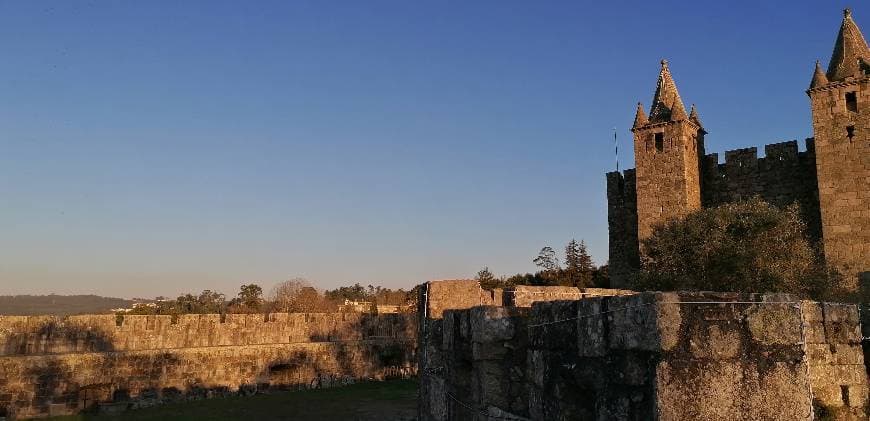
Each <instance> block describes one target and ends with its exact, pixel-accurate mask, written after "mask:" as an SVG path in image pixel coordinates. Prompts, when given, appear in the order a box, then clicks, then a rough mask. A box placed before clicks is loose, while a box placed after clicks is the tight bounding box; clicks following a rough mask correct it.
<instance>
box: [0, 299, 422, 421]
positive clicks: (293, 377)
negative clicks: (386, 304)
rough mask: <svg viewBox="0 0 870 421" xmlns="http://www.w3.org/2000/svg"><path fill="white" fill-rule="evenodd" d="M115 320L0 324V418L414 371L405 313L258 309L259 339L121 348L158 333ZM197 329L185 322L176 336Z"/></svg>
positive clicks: (411, 329) (411, 327)
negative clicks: (126, 328) (279, 336)
mask: <svg viewBox="0 0 870 421" xmlns="http://www.w3.org/2000/svg"><path fill="white" fill-rule="evenodd" d="M289 316H294V317H292V318H291V317H289ZM95 320H97V319H95ZM98 320H99V321H103V322H104V321H105V320H103V318H102V317H100V318H99V319H98ZM251 320H254V319H251ZM6 321H7V322H8V319H7V320H6ZM0 322H3V321H2V320H0ZM124 322H125V321H124V320H123V319H119V323H118V324H116V323H115V322H114V321H113V320H112V321H111V324H107V323H102V324H104V325H105V326H98V325H100V323H94V324H88V323H68V322H67V320H62V321H58V320H57V319H53V318H30V319H28V322H27V323H26V326H25V325H16V327H15V330H17V331H16V332H12V331H11V330H13V329H10V328H9V326H10V324H8V323H6V324H0V350H3V351H4V352H5V355H6V356H0V416H2V414H4V413H5V414H6V416H9V417H13V418H15V417H30V416H44V415H65V414H73V413H77V412H80V411H96V410H99V411H100V412H107V413H117V412H120V411H123V410H126V409H131V408H142V407H149V406H153V405H157V404H160V403H164V402H179V401H186V400H197V399H203V398H210V397H220V396H232V395H243V396H244V395H251V394H255V393H265V392H268V391H269V390H270V389H275V390H294V389H310V388H327V387H335V386H341V385H346V384H351V383H354V382H357V381H360V380H383V379H386V378H396V377H403V378H404V377H409V376H412V375H415V374H416V366H415V360H414V358H415V344H416V342H415V337H416V325H415V324H414V323H413V321H410V318H409V317H407V316H398V315H383V316H375V315H335V314H304V315H302V314H298V315H286V314H267V315H259V316H258V317H256V320H255V321H254V322H252V323H255V324H257V326H256V329H262V330H263V331H264V332H265V333H264V334H263V335H261V336H257V337H254V336H246V335H243V334H238V335H235V334H234V336H233V338H232V342H231V343H232V344H231V345H217V346H214V345H213V346H194V347H185V348H172V349H169V348H162V349H161V348H150V349H149V348H143V347H142V346H139V345H131V343H133V342H135V343H137V344H141V343H147V344H155V343H157V344H159V343H161V341H160V340H156V339H155V338H154V337H153V335H155V334H163V335H166V334H167V333H166V332H163V331H149V330H145V331H143V332H135V335H134V336H136V337H135V338H134V337H131V336H124V335H128V334H130V332H127V333H125V334H120V333H119V331H117V330H113V329H115V328H116V327H120V326H122V325H123V323H124ZM221 322H223V320H221ZM272 323H274V324H275V325H274V326H271V324H272ZM288 325H289V326H290V327H289V328H288ZM4 329H5V330H4ZM184 329H187V328H184ZM282 329H283V330H282ZM275 330H279V331H282V332H285V331H291V332H294V334H292V335H289V336H284V337H283V338H284V342H281V343H262V342H263V337H270V338H271V337H272V336H274V335H271V336H270V333H271V332H270V331H272V332H274V331H275ZM149 332H152V333H150V334H151V335H152V337H148V335H149ZM155 332H156V333H155ZM203 332H204V330H196V329H195V328H193V327H191V329H190V330H189V331H187V330H185V331H183V332H182V333H180V334H184V335H202V334H203ZM209 332H211V331H209ZM295 333H300V334H295ZM173 334H179V333H178V332H175V333H173ZM158 339H159V338H158ZM194 340H195V341H198V339H194ZM271 340H274V339H271ZM130 348H132V349H133V350H129V349H130Z"/></svg>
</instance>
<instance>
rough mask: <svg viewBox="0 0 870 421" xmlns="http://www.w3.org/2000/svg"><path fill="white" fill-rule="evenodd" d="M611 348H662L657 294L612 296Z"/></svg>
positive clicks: (610, 315)
mask: <svg viewBox="0 0 870 421" xmlns="http://www.w3.org/2000/svg"><path fill="white" fill-rule="evenodd" d="M607 305H608V309H607V310H608V311H609V312H610V313H608V314H607V318H608V325H609V330H608V338H607V341H608V345H609V347H610V349H619V350H640V351H657V350H659V349H660V342H659V339H660V336H659V335H660V332H659V329H658V321H657V317H656V316H657V315H656V313H657V309H656V308H655V307H654V306H655V294H653V293H643V294H637V295H629V296H622V297H612V298H610V300H609V301H608V302H607Z"/></svg>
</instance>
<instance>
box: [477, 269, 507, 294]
mask: <svg viewBox="0 0 870 421" xmlns="http://www.w3.org/2000/svg"><path fill="white" fill-rule="evenodd" d="M474 279H476V280H477V282H479V283H480V287H481V288H483V289H486V290H491V289H493V288H499V287H501V286H502V281H500V280H499V279H498V278H496V277H495V275H493V274H492V272H490V271H489V267H487V266H484V268H483V269H481V270H480V271H478V272H477V276H475V277H474Z"/></svg>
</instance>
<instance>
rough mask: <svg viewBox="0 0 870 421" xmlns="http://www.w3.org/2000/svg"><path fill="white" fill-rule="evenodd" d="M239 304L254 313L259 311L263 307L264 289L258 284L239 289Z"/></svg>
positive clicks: (243, 286)
mask: <svg viewBox="0 0 870 421" xmlns="http://www.w3.org/2000/svg"><path fill="white" fill-rule="evenodd" d="M239 304H241V305H242V306H244V307H246V308H247V309H249V310H252V311H259V310H260V309H261V308H262V305H263V288H261V287H260V286H259V285H257V284H247V285H242V286H241V287H239Z"/></svg>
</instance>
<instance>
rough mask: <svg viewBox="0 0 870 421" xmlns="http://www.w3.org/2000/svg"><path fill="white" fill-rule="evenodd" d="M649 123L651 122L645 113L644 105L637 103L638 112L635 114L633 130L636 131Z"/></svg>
mask: <svg viewBox="0 0 870 421" xmlns="http://www.w3.org/2000/svg"><path fill="white" fill-rule="evenodd" d="M647 123H649V120H647V118H646V113H645V112H643V104H641V103H639V102H638V103H637V112H636V113H634V124H633V125H632V126H631V128H632V129H636V128H638V127H640V126H643V125H645V124H647Z"/></svg>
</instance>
